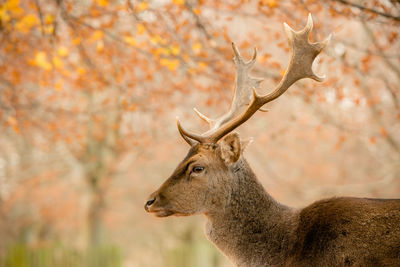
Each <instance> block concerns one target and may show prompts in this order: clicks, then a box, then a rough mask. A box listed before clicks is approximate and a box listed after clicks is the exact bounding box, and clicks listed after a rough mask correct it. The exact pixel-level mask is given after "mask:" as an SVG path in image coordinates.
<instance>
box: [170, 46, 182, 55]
mask: <svg viewBox="0 0 400 267" xmlns="http://www.w3.org/2000/svg"><path fill="white" fill-rule="evenodd" d="M170 50H171V54H173V55H174V56H176V55H179V52H180V51H181V49H180V47H179V46H178V45H172V46H171V47H170Z"/></svg>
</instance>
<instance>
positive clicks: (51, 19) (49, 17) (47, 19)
mask: <svg viewBox="0 0 400 267" xmlns="http://www.w3.org/2000/svg"><path fill="white" fill-rule="evenodd" d="M53 22H54V16H53V14H47V15H46V16H45V17H44V23H46V24H52V23H53Z"/></svg>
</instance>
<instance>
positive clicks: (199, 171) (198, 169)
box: [192, 166, 204, 173]
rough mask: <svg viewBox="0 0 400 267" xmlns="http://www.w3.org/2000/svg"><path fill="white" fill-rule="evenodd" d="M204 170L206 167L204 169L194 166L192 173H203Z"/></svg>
mask: <svg viewBox="0 0 400 267" xmlns="http://www.w3.org/2000/svg"><path fill="white" fill-rule="evenodd" d="M203 170H204V167H202V166H194V167H193V169H192V172H194V173H201V172H202V171H203Z"/></svg>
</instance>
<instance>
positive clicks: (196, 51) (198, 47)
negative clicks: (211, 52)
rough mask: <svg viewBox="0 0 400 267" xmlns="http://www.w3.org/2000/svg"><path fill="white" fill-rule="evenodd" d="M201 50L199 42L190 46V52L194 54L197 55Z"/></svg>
mask: <svg viewBox="0 0 400 267" xmlns="http://www.w3.org/2000/svg"><path fill="white" fill-rule="evenodd" d="M201 48H202V44H201V43H199V42H197V43H194V44H192V51H193V52H194V53H195V54H199V53H200V51H201Z"/></svg>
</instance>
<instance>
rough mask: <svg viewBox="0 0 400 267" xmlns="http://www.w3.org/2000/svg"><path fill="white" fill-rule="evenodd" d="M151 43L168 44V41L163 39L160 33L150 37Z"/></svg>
mask: <svg viewBox="0 0 400 267" xmlns="http://www.w3.org/2000/svg"><path fill="white" fill-rule="evenodd" d="M150 43H152V44H153V45H155V44H166V43H167V41H166V40H165V39H163V38H162V37H161V36H160V35H154V36H152V37H151V38H150Z"/></svg>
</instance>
